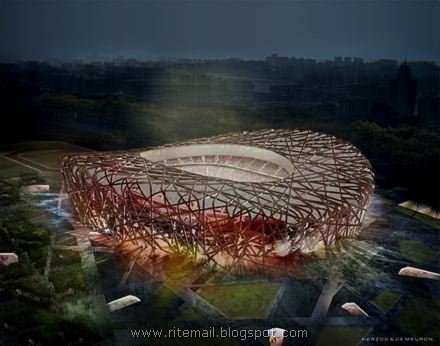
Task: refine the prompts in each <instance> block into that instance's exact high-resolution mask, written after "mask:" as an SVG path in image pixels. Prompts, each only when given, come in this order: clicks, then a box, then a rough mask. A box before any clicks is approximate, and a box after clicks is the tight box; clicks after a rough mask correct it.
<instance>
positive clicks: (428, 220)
mask: <svg viewBox="0 0 440 346" xmlns="http://www.w3.org/2000/svg"><path fill="white" fill-rule="evenodd" d="M396 209H397V210H398V211H400V212H401V213H404V214H406V215H409V216H412V217H413V218H414V219H416V220H418V221H420V222H423V223H425V224H427V225H429V226H431V227H434V228H437V229H440V220H437V219H434V218H432V217H430V216H428V215H424V214H422V213H419V212H417V211H414V210H411V209H408V208H404V207H401V206H397V207H396Z"/></svg>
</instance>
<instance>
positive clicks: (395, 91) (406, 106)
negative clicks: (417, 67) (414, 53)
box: [390, 62, 417, 118]
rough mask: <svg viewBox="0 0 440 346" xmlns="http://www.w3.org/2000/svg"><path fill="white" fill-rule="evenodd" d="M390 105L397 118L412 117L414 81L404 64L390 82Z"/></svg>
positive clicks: (414, 103) (409, 70)
mask: <svg viewBox="0 0 440 346" xmlns="http://www.w3.org/2000/svg"><path fill="white" fill-rule="evenodd" d="M390 92H391V95H390V96H391V105H392V107H393V108H394V110H395V111H396V113H397V114H396V115H397V117H398V118H405V117H410V116H413V115H414V111H415V107H416V92H417V85H416V81H415V80H414V79H413V78H412V74H411V68H410V67H409V65H408V64H407V63H406V62H405V63H403V64H401V65H400V67H399V69H398V71H397V77H396V79H394V80H392V81H391V86H390Z"/></svg>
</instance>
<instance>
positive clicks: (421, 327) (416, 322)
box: [395, 298, 440, 344]
mask: <svg viewBox="0 0 440 346" xmlns="http://www.w3.org/2000/svg"><path fill="white" fill-rule="evenodd" d="M395 322H396V323H397V325H398V326H399V327H401V328H403V329H404V330H406V331H407V332H409V333H411V334H412V335H413V336H415V337H433V338H436V339H437V342H438V339H439V338H440V328H439V325H440V300H438V299H426V298H413V299H411V300H410V301H409V302H408V304H407V305H406V306H405V308H404V309H403V310H402V312H401V313H400V314H399V316H397V318H396V320H395ZM431 344H432V343H431Z"/></svg>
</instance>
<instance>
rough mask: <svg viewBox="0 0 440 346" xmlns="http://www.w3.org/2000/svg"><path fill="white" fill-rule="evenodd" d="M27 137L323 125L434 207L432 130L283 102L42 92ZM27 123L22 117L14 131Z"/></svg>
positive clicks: (94, 141) (383, 176)
mask: <svg viewBox="0 0 440 346" xmlns="http://www.w3.org/2000/svg"><path fill="white" fill-rule="evenodd" d="M29 110H30V111H29V114H30V115H28V117H30V121H31V123H32V129H31V130H32V131H31V133H30V134H29V133H28V134H26V136H27V138H32V139H46V140H47V139H52V140H64V141H68V142H72V143H75V144H79V145H83V146H86V147H89V148H92V149H97V150H116V149H126V148H136V147H149V146H154V145H160V144H165V143H169V142H174V141H180V140H185V139H189V138H197V137H204V136H211V135H215V134H221V133H227V132H236V131H243V130H252V129H260V128H301V129H310V130H314V131H322V132H326V133H329V134H333V135H335V136H337V137H340V138H344V139H347V140H349V141H351V142H352V143H354V144H355V145H356V146H357V147H358V148H359V149H361V151H362V152H363V153H364V154H365V155H366V156H367V157H368V159H369V160H370V161H371V162H372V165H373V168H374V170H375V173H376V176H377V181H378V182H379V183H380V184H386V185H389V186H404V187H407V188H408V189H409V192H410V195H409V196H408V198H414V199H416V200H417V201H420V202H423V203H429V204H430V205H432V206H434V207H436V208H439V207H440V206H439V198H438V196H439V192H440V191H439V176H440V174H439V165H440V159H439V150H440V149H439V147H440V137H439V134H438V133H437V132H434V131H429V130H425V129H421V128H417V127H409V126H405V127H397V128H392V127H381V126H380V125H378V124H376V123H373V122H367V121H359V120H358V119H355V118H351V117H347V116H345V117H342V116H338V115H336V116H335V115H330V114H321V115H320V116H313V117H311V116H310V115H308V114H300V113H298V111H295V112H293V111H292V110H289V109H279V108H264V109H262V108H246V107H227V106H190V105H177V104H173V103H162V104H157V103H156V104H152V103H146V102H139V101H135V100H132V99H128V98H123V97H105V98H96V99H90V98H88V99H86V98H80V97H77V96H75V95H71V94H63V93H46V94H42V95H40V96H38V97H35V98H34V99H33V100H32V105H31V106H30V107H29ZM23 123H25V122H24V121H23V120H20V121H19V123H18V124H16V129H15V130H14V129H12V130H11V129H9V130H8V131H9V132H12V133H20V132H19V130H18V129H19V128H20V127H21V126H23Z"/></svg>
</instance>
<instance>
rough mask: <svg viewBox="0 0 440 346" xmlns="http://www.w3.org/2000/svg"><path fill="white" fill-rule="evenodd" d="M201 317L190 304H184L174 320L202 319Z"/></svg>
mask: <svg viewBox="0 0 440 346" xmlns="http://www.w3.org/2000/svg"><path fill="white" fill-rule="evenodd" d="M203 319H204V318H203V316H202V315H200V314H199V313H198V312H197V311H196V310H195V309H193V308H192V307H191V306H185V308H184V309H182V310H181V312H180V313H179V315H177V317H176V318H175V321H191V320H203Z"/></svg>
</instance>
